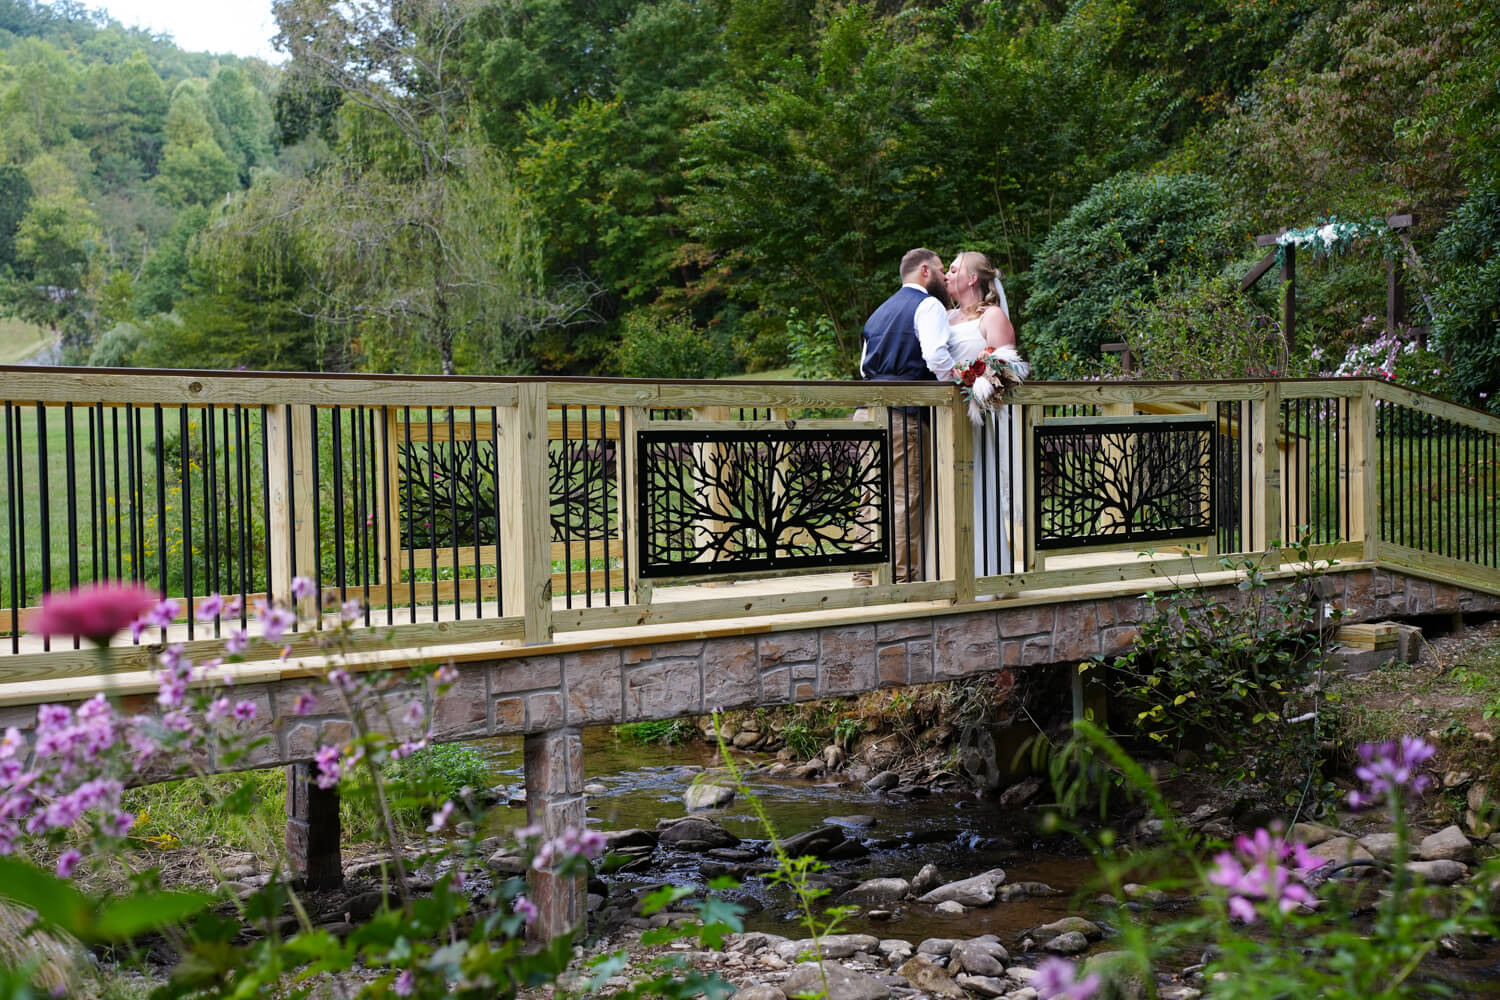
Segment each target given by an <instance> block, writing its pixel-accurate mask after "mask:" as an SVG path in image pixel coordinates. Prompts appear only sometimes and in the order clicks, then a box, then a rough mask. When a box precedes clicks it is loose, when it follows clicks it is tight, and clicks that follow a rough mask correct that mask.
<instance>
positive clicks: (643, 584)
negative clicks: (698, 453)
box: [615, 406, 653, 605]
mask: <svg viewBox="0 0 1500 1000" xmlns="http://www.w3.org/2000/svg"><path fill="white" fill-rule="evenodd" d="M650 422H651V415H650V414H649V413H648V412H647V411H646V408H645V407H643V406H631V407H627V408H626V409H625V422H624V425H623V426H622V427H621V428H620V435H621V436H620V461H619V462H617V463H615V468H616V469H617V470H618V473H619V481H618V486H619V491H618V492H617V493H616V494H615V495H616V496H618V497H619V498H620V535H621V538H622V540H623V544H624V554H623V557H622V562H623V563H624V564H625V566H624V568H625V571H626V572H625V578H626V579H625V592H626V594H627V599H628V600H630V601H632V602H633V603H636V604H646V605H649V604H650V603H651V593H652V588H653V584H652V583H651V581H649V580H642V579H641V534H640V532H641V510H640V508H641V503H640V497H639V496H637V491H638V490H639V489H640V475H639V474H638V473H639V470H638V469H637V460H638V457H639V456H638V455H637V454H636V440H637V438H636V433H637V432H638V431H639V430H640V429H641V428H643V427H646V426H647V425H649V424H650Z"/></svg>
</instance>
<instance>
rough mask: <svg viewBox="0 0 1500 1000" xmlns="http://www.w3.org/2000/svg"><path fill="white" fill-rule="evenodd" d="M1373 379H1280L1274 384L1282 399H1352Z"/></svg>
mask: <svg viewBox="0 0 1500 1000" xmlns="http://www.w3.org/2000/svg"><path fill="white" fill-rule="evenodd" d="M1374 381H1376V380H1375V379H1352V378H1322V379H1282V380H1278V381H1277V382H1276V385H1277V388H1278V391H1279V392H1280V393H1281V398H1282V399H1354V398H1356V397H1357V396H1359V395H1360V394H1361V393H1362V392H1364V386H1366V385H1368V384H1370V383H1372V382H1374Z"/></svg>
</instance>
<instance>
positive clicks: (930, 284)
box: [927, 275, 953, 309]
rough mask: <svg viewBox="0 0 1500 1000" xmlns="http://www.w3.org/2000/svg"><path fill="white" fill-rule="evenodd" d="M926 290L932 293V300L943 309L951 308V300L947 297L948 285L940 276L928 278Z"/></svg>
mask: <svg viewBox="0 0 1500 1000" xmlns="http://www.w3.org/2000/svg"><path fill="white" fill-rule="evenodd" d="M927 290H928V291H929V292H931V293H932V296H933V298H935V299H937V300H938V301H939V302H941V303H942V304H943V308H944V309H952V308H953V299H952V298H951V297H950V296H949V295H948V283H947V282H946V281H944V280H943V276H942V275H935V276H933V277H930V278H928V279H927Z"/></svg>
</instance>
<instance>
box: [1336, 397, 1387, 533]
mask: <svg viewBox="0 0 1500 1000" xmlns="http://www.w3.org/2000/svg"><path fill="white" fill-rule="evenodd" d="M1370 388H1371V387H1370V385H1369V384H1368V383H1366V384H1365V385H1364V386H1363V387H1362V390H1363V391H1362V392H1361V393H1360V395H1359V396H1357V397H1355V398H1354V399H1353V400H1351V401H1350V404H1349V468H1348V469H1347V470H1344V471H1345V475H1346V476H1347V477H1348V484H1349V539H1350V541H1354V542H1359V543H1360V545H1361V548H1362V556H1363V558H1365V559H1374V558H1375V553H1376V549H1377V547H1378V545H1379V542H1380V507H1379V504H1380V484H1379V483H1377V482H1376V481H1375V477H1376V473H1377V471H1378V469H1377V463H1378V455H1379V451H1378V450H1377V448H1378V445H1377V443H1376V440H1375V429H1376V428H1375V425H1376V419H1375V397H1374V395H1373V394H1372V393H1371V391H1370Z"/></svg>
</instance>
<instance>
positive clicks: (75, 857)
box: [57, 847, 83, 878]
mask: <svg viewBox="0 0 1500 1000" xmlns="http://www.w3.org/2000/svg"><path fill="white" fill-rule="evenodd" d="M82 860H83V852H82V851H80V850H79V849H78V848H76V847H70V848H68V849H67V850H66V851H63V852H62V855H61V856H60V857H59V858H58V859H57V877H58V878H72V876H73V869H74V868H77V867H78V862H80V861H82Z"/></svg>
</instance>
